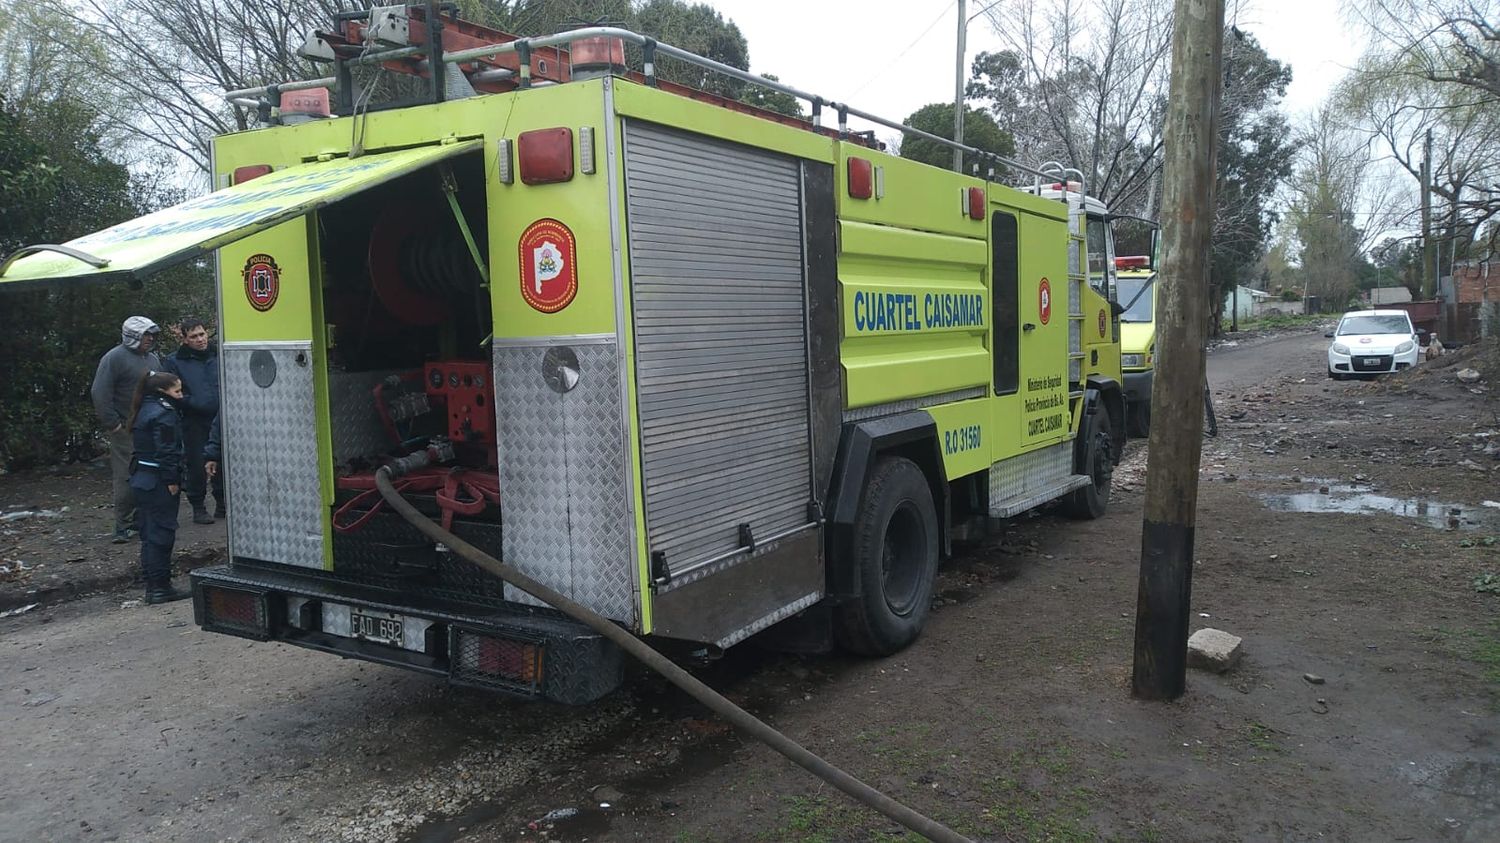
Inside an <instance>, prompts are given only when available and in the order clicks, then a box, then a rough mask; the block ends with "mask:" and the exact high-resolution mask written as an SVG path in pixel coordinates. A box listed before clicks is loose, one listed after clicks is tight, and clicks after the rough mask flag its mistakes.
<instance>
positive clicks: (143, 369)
mask: <svg viewBox="0 0 1500 843" xmlns="http://www.w3.org/2000/svg"><path fill="white" fill-rule="evenodd" d="M160 333H161V328H159V327H157V325H156V323H155V322H152V321H151V320H150V319H147V318H146V317H144V316H132V317H130V318H129V319H126V320H125V324H124V325H122V326H121V327H120V344H119V345H117V346H115V347H114V348H111V349H110V350H109V351H107V352H105V354H104V356H103V357H102V358H100V359H99V368H98V369H97V370H95V372H94V385H93V387H92V388H91V389H90V390H89V396H90V397H91V398H92V399H93V401H94V412H95V413H96V414H97V415H98V416H99V424H100V426H101V427H102V428H103V429H104V431H105V433H106V434H107V435H108V436H109V469H110V473H111V474H113V475H114V500H115V535H114V539H113V541H114V543H115V544H124V543H125V542H128V541H130V534H131V532H132V531H133V530H134V529H135V496H134V494H132V493H131V491H130V450H131V441H130V431H128V430H126V429H125V421H126V419H129V418H130V404H131V402H132V401H133V400H134V399H135V388H136V386H137V385H139V384H140V382H141V378H143V377H145V376H146V373H147V372H149V371H152V370H153V369H160V368H161V361H160V360H159V359H158V358H157V356H156V354H154V353H153V349H154V348H155V347H156V339H157V336H158V335H159V334H160Z"/></svg>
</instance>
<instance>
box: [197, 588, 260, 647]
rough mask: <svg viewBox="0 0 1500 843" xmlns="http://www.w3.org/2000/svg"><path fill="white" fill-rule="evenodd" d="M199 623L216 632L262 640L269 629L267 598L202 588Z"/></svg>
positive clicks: (248, 592)
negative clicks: (201, 607)
mask: <svg viewBox="0 0 1500 843" xmlns="http://www.w3.org/2000/svg"><path fill="white" fill-rule="evenodd" d="M202 623H203V626H204V627H205V628H207V629H211V630H214V631H215V632H227V633H230V634H232V635H247V636H250V637H253V638H264V637H266V635H267V634H268V633H269V631H270V627H271V621H270V611H269V607H268V605H267V603H266V596H265V595H264V594H262V593H260V592H256V591H245V590H241V589H238V588H220V587H219V586H212V585H205V586H203V619H202Z"/></svg>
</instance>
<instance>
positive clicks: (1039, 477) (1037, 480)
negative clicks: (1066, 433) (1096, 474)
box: [990, 441, 1073, 513]
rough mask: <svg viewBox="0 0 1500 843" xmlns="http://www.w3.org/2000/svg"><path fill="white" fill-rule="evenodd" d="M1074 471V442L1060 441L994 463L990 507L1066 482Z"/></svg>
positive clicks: (999, 505)
mask: <svg viewBox="0 0 1500 843" xmlns="http://www.w3.org/2000/svg"><path fill="white" fill-rule="evenodd" d="M1072 473H1073V443H1072V442H1071V441H1069V442H1059V443H1058V444H1056V445H1049V446H1047V447H1045V448H1038V449H1037V450H1035V451H1028V452H1026V453H1024V454H1020V455H1019V456H1014V457H1011V458H1010V459H1006V460H1001V461H1000V462H997V463H995V464H994V465H992V466H990V511H991V512H992V513H996V512H998V511H999V510H1000V509H1001V508H1003V507H1004V506H1005V505H1006V504H1007V503H1009V502H1010V501H1012V500H1018V499H1021V498H1024V497H1026V496H1027V495H1029V494H1031V493H1034V492H1035V491H1037V490H1038V489H1045V488H1049V487H1052V486H1056V485H1059V484H1061V483H1063V482H1065V481H1066V480H1067V479H1068V477H1069V476H1070V475H1072Z"/></svg>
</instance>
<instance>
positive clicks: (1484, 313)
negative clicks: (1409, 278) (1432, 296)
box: [1438, 261, 1500, 342]
mask: <svg viewBox="0 0 1500 843" xmlns="http://www.w3.org/2000/svg"><path fill="white" fill-rule="evenodd" d="M1438 299H1439V300H1441V301H1442V303H1443V339H1444V340H1445V341H1456V342H1473V341H1474V340H1476V339H1479V338H1480V337H1482V336H1488V335H1489V332H1490V331H1491V330H1494V326H1495V324H1496V323H1497V322H1500V269H1497V268H1496V267H1495V266H1494V265H1493V264H1492V263H1490V262H1489V261H1464V262H1462V263H1460V264H1459V265H1458V266H1456V267H1454V269H1453V274H1452V275H1450V276H1447V277H1444V278H1440V279H1438Z"/></svg>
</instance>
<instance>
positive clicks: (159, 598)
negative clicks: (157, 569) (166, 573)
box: [146, 579, 193, 606]
mask: <svg viewBox="0 0 1500 843" xmlns="http://www.w3.org/2000/svg"><path fill="white" fill-rule="evenodd" d="M192 596H193V595H191V594H189V593H188V592H186V591H178V590H177V589H176V588H174V587H173V586H172V581H171V580H169V579H165V580H152V581H150V582H148V583H146V602H147V603H150V604H151V605H153V606H154V605H156V604H158V603H172V602H175V601H177V600H186V599H187V598H189V597H192Z"/></svg>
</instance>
